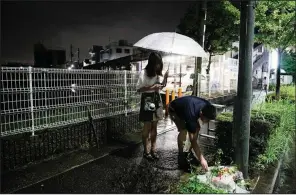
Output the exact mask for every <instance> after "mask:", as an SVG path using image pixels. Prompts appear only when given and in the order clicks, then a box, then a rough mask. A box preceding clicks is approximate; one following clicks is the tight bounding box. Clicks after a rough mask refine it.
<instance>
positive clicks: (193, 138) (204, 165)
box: [189, 131, 208, 171]
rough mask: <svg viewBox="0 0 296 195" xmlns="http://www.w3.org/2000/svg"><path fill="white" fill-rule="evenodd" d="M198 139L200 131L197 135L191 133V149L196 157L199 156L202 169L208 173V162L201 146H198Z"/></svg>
mask: <svg viewBox="0 0 296 195" xmlns="http://www.w3.org/2000/svg"><path fill="white" fill-rule="evenodd" d="M197 137H198V131H196V132H195V133H190V132H189V139H190V142H191V147H192V149H193V151H194V153H195V155H196V156H197V158H198V160H199V161H200V164H201V166H202V168H203V169H204V170H205V171H208V162H207V161H206V159H205V158H204V157H203V155H202V153H201V151H200V148H199V145H198V144H197Z"/></svg>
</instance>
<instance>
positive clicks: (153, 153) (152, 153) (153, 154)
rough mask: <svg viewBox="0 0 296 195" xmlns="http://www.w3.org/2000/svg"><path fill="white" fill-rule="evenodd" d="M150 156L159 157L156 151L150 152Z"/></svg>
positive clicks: (156, 158)
mask: <svg viewBox="0 0 296 195" xmlns="http://www.w3.org/2000/svg"><path fill="white" fill-rule="evenodd" d="M151 156H152V158H154V159H155V160H158V159H159V156H158V155H157V154H156V152H151Z"/></svg>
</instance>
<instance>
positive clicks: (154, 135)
mask: <svg viewBox="0 0 296 195" xmlns="http://www.w3.org/2000/svg"><path fill="white" fill-rule="evenodd" d="M150 136H151V153H155V152H156V138H157V121H153V122H152V123H151V132H150Z"/></svg>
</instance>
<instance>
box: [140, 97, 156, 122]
mask: <svg viewBox="0 0 296 195" xmlns="http://www.w3.org/2000/svg"><path fill="white" fill-rule="evenodd" d="M147 98H151V99H152V100H154V101H153V102H154V103H155V105H156V107H158V106H159V102H160V101H161V99H160V94H159V93H156V92H153V93H142V95H141V108H140V114H139V115H140V116H139V120H140V121H141V122H151V121H158V120H159V118H157V117H156V113H155V112H152V111H146V110H144V106H145V101H146V99H147Z"/></svg>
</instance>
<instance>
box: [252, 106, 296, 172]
mask: <svg viewBox="0 0 296 195" xmlns="http://www.w3.org/2000/svg"><path fill="white" fill-rule="evenodd" d="M259 109H263V110H270V111H274V112H278V113H280V114H281V123H280V125H279V126H278V127H276V128H274V129H273V130H272V132H271V134H270V137H269V139H268V141H267V148H266V149H265V151H264V153H263V154H260V155H259V156H258V158H257V162H256V163H255V164H254V166H255V168H256V169H259V170H263V169H265V168H266V167H267V166H268V165H270V164H272V163H274V162H276V161H277V160H279V159H280V157H281V155H283V153H284V152H285V150H286V148H287V145H289V144H291V143H292V142H293V137H294V136H295V126H296V124H295V119H296V117H295V104H291V103H290V102H289V101H288V100H280V101H273V102H267V103H264V104H262V105H260V106H259Z"/></svg>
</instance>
